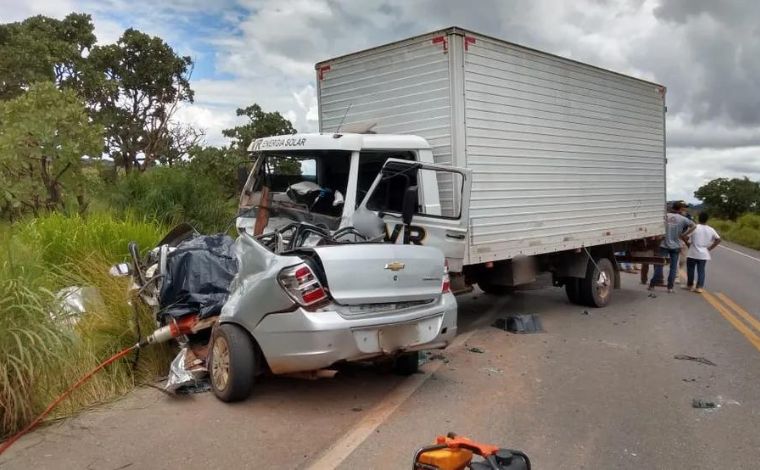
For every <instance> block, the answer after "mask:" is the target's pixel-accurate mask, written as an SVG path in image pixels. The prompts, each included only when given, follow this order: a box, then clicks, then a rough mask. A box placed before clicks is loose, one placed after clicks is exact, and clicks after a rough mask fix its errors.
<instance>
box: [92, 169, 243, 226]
mask: <svg viewBox="0 0 760 470" xmlns="http://www.w3.org/2000/svg"><path fill="white" fill-rule="evenodd" d="M215 181H216V180H215V179H214V178H210V177H209V176H207V175H203V174H198V173H196V172H193V171H191V169H189V168H187V167H172V168H168V167H160V168H151V169H150V170H148V171H146V172H145V173H143V174H138V173H132V174H129V175H126V176H125V177H124V178H121V179H120V180H119V181H118V182H117V183H116V185H115V186H113V187H112V189H111V190H110V191H109V193H108V195H107V198H108V199H109V201H110V204H111V206H112V207H114V208H115V209H116V210H117V211H119V213H120V214H122V215H124V214H130V213H131V214H140V215H145V216H147V217H151V218H154V219H156V220H157V221H158V222H159V223H161V224H164V225H176V224H178V223H180V222H188V223H190V224H191V225H193V226H194V227H195V228H196V229H197V230H199V231H201V232H204V233H215V232H219V231H222V230H224V228H225V226H226V225H227V224H228V223H229V222H230V220H231V218H232V217H233V216H234V215H235V209H236V207H237V202H236V200H234V199H229V198H227V197H225V196H224V193H223V190H222V188H220V187H219V185H218V184H217V183H216V182H215Z"/></svg>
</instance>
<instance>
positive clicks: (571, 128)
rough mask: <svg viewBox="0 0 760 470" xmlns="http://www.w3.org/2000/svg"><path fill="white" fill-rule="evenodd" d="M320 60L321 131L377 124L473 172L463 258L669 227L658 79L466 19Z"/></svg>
mask: <svg viewBox="0 0 760 470" xmlns="http://www.w3.org/2000/svg"><path fill="white" fill-rule="evenodd" d="M316 71H317V83H318V98H319V122H320V130H321V131H322V132H334V131H336V130H337V129H338V127H339V126H340V125H341V124H342V125H343V126H344V128H345V127H346V126H349V125H352V124H354V125H358V124H372V123H374V124H376V125H375V127H374V128H373V131H374V132H377V133H392V134H415V135H419V136H422V137H424V138H426V139H427V140H428V142H429V143H430V145H431V147H432V148H433V155H434V158H435V162H436V163H441V164H450V165H455V166H460V167H467V168H470V169H472V171H473V183H472V197H471V204H470V233H469V242H468V253H467V254H466V256H465V264H474V263H479V262H485V261H492V260H502V259H511V258H514V257H516V256H521V255H538V254H543V253H550V252H556V251H562V250H568V249H575V248H580V247H582V246H594V245H600V244H606V243H612V242H619V241H626V240H634V239H640V238H645V237H648V236H653V235H659V234H662V233H663V225H664V224H663V216H664V211H665V163H666V160H665V114H664V113H665V88H664V87H663V86H661V85H658V84H655V83H651V82H647V81H644V80H639V79H636V78H632V77H629V76H625V75H621V74H618V73H615V72H611V71H608V70H604V69H600V68H597V67H594V66H591V65H586V64H582V63H579V62H576V61H572V60H568V59H564V58H561V57H558V56H555V55H551V54H547V53H544V52H540V51H537V50H533V49H529V48H526V47H522V46H518V45H515V44H511V43H508V42H505V41H501V40H498V39H494V38H491V37H488V36H484V35H481V34H478V33H474V32H470V31H466V30H463V29H460V28H449V29H445V30H441V31H436V32H433V33H429V34H425V35H422V36H417V37H413V38H410V39H406V40H403V41H399V42H394V43H392V44H388V45H384V46H380V47H376V48H373V49H369V50H366V51H362V52H357V53H353V54H349V55H345V56H342V57H338V58H335V59H330V60H327V61H324V62H320V63H318V64H317V65H316ZM440 184H441V185H446V184H447V182H446V181H442V182H440ZM440 193H441V195H445V194H452V193H455V192H454V191H451V188H444V187H442V188H441V191H440ZM441 203H442V204H445V203H446V201H445V200H443V199H442V201H441ZM448 203H449V204H451V203H452V201H448Z"/></svg>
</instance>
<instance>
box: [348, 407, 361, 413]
mask: <svg viewBox="0 0 760 470" xmlns="http://www.w3.org/2000/svg"><path fill="white" fill-rule="evenodd" d="M351 411H353V412H355V413H358V412H359V411H364V408H362V407H361V406H355V407H353V408H351Z"/></svg>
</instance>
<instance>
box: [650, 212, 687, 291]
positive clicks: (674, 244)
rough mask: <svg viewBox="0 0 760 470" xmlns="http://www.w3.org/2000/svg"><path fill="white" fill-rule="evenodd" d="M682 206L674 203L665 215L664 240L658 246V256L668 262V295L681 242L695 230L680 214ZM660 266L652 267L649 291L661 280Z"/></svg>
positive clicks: (671, 288) (676, 271) (674, 275)
mask: <svg viewBox="0 0 760 470" xmlns="http://www.w3.org/2000/svg"><path fill="white" fill-rule="evenodd" d="M681 210H683V205H682V204H681V203H680V202H675V203H673V205H672V206H671V209H670V212H668V213H667V214H666V215H665V238H664V239H663V240H662V244H660V255H661V256H665V257H667V258H668V259H669V260H670V272H669V273H668V293H673V285H674V284H675V281H676V275H677V274H678V255H679V253H680V252H681V240H683V241H684V242H685V241H686V240H687V237H688V236H689V235H690V234H691V232H693V231H694V229H695V228H696V227H695V225H694V222H692V221H691V220H689V219H687V218H686V217H684V216H682V215H681V214H680V212H681ZM662 271H663V269H662V265H661V264H656V265H655V266H654V274H653V275H652V280H651V281H650V282H649V290H654V287H655V285H656V284H657V280H658V279H662V274H663V273H662Z"/></svg>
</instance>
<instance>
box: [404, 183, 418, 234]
mask: <svg viewBox="0 0 760 470" xmlns="http://www.w3.org/2000/svg"><path fill="white" fill-rule="evenodd" d="M417 193H418V188H417V186H409V187H407V188H406V191H404V201H403V203H402V206H401V220H402V221H403V222H404V225H409V224H411V223H412V218H413V217H414V213H415V212H417V201H418V197H417Z"/></svg>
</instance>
